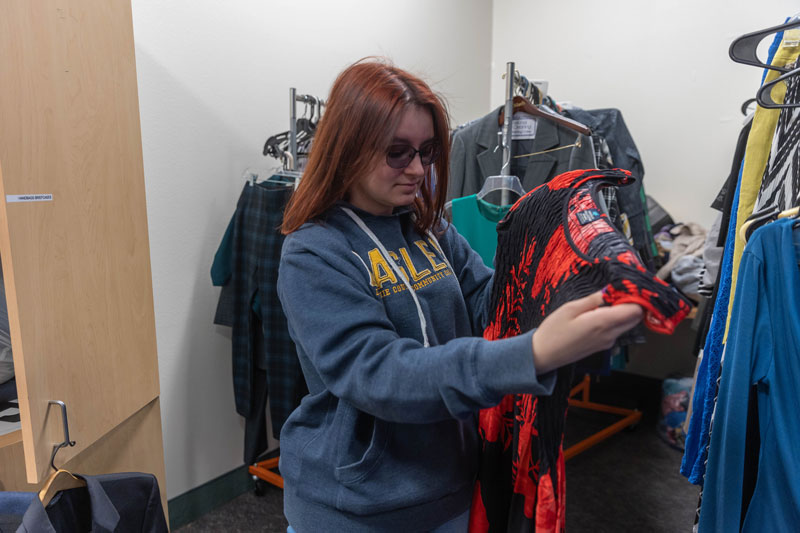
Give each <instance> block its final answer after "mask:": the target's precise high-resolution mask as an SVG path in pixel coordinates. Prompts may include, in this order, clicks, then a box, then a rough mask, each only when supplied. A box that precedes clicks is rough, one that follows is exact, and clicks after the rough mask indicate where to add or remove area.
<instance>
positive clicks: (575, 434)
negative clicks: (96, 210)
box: [176, 376, 698, 533]
mask: <svg viewBox="0 0 800 533" xmlns="http://www.w3.org/2000/svg"><path fill="white" fill-rule="evenodd" d="M659 394H660V389H659V383H658V382H657V381H655V380H652V381H649V380H645V381H642V380H630V379H628V378H625V377H624V376H623V378H622V379H609V380H606V381H605V382H602V381H601V382H599V383H595V385H594V386H593V389H592V399H593V400H594V401H601V402H602V401H606V402H608V403H615V404H616V405H622V406H626V407H637V408H639V409H640V410H642V411H643V413H644V417H643V419H642V422H640V424H639V425H638V426H637V427H636V428H634V429H632V430H631V429H628V430H624V431H622V432H621V433H618V434H617V435H614V436H613V437H611V438H610V439H608V440H606V441H604V442H602V443H600V444H599V445H597V446H595V447H593V448H591V449H589V450H587V451H585V452H584V453H582V454H580V455H578V456H576V457H574V458H572V459H571V460H570V461H568V462H567V530H568V531H569V532H570V533H583V532H592V533H605V532H615V533H616V532H621V531H622V532H626V531H637V532H638V531H646V532H648V533H662V532H663V533H676V532H681V531H685V532H689V531H691V529H692V523H693V521H694V514H695V509H696V507H697V497H698V489H697V487H695V486H693V485H691V484H689V483H688V482H687V481H686V479H685V478H684V477H683V476H681V475H680V473H679V472H678V469H679V467H680V462H681V456H682V453H681V452H680V451H679V450H676V449H673V448H671V447H669V446H668V445H667V444H666V443H665V442H664V441H663V440H662V439H661V438H660V437H659V435H658V432H657V429H656V420H657V409H658V404H659ZM615 420H616V418H615V417H614V415H606V414H603V413H597V412H591V411H584V410H578V409H571V410H570V413H569V416H568V419H567V434H566V437H565V441H566V445H567V446H568V445H570V444H571V443H574V442H576V441H578V440H580V439H582V438H584V437H585V436H587V435H589V434H591V433H592V432H594V431H597V430H599V429H601V428H602V427H604V425H608V424H609V423H611V422H613V421H615ZM286 526H287V523H286V520H285V519H284V517H283V513H282V492H281V491H280V490H279V489H277V488H274V487H268V488H267V490H266V494H265V495H264V496H262V497H257V496H255V494H253V493H252V492H249V493H246V494H242V495H241V496H239V497H238V498H236V499H234V500H232V501H230V502H228V503H227V504H225V505H223V506H221V507H219V508H217V509H214V510H213V511H211V512H209V513H207V514H206V515H204V516H202V517H201V518H200V519H198V520H196V521H195V522H192V523H190V524H187V525H186V526H184V527H182V528H180V529H178V530H176V531H179V532H181V533H189V532H206V531H209V532H210V531H214V532H217V531H225V532H250V531H263V532H275V533H283V532H285V531H286Z"/></svg>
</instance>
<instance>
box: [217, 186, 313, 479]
mask: <svg viewBox="0 0 800 533" xmlns="http://www.w3.org/2000/svg"><path fill="white" fill-rule="evenodd" d="M293 190H294V188H293V187H292V185H291V184H287V183H285V182H284V183H279V182H273V181H269V180H268V181H263V182H257V183H255V184H254V185H251V184H250V183H247V184H245V186H244V188H243V189H242V193H241V195H240V197H239V201H238V203H237V206H236V211H235V213H234V215H233V218H232V220H231V223H230V224H229V225H228V230H227V231H226V236H225V237H223V240H222V243H221V244H220V247H219V249H218V251H217V254H216V255H215V258H214V263H213V265H212V269H211V271H212V280H213V281H214V283H215V284H222V286H223V289H222V291H221V293H220V302H219V305H218V308H217V313H216V318H215V323H217V324H222V325H227V326H231V327H232V328H233V338H232V348H233V357H232V363H233V382H234V394H235V399H236V411H237V412H238V413H239V414H240V415H242V416H243V417H245V418H246V425H245V462H246V463H253V462H255V459H256V457H257V456H258V455H259V454H260V453H261V452H263V451H264V450H266V448H267V441H266V418H265V416H266V407H265V406H266V396H267V395H268V396H269V405H270V418H271V421H272V434H273V435H274V436H275V437H276V438H277V437H278V436H279V435H280V430H281V427H282V426H283V423H284V421H285V420H286V418H288V416H289V414H290V413H291V412H292V411H293V410H294V408H295V407H297V405H299V402H300V399H301V398H302V397H303V396H304V395H305V394H306V388H305V381H304V379H303V375H302V370H301V368H300V363H299V361H298V359H297V352H296V349H295V346H294V343H293V342H292V340H291V338H290V337H289V331H288V326H287V324H286V317H285V315H284V314H283V310H282V309H281V305H280V301H279V300H278V294H277V279H278V263H279V261H280V252H281V246H282V245H283V240H284V237H283V235H282V234H281V233H280V230H279V228H280V225H281V222H282V220H283V209H284V207H285V205H286V202H287V201H288V199H289V197H290V195H291V193H292V191H293Z"/></svg>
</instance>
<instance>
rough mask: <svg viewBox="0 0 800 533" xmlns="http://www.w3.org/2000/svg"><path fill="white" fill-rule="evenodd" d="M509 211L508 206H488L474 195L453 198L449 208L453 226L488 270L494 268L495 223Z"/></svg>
mask: <svg viewBox="0 0 800 533" xmlns="http://www.w3.org/2000/svg"><path fill="white" fill-rule="evenodd" d="M509 209H511V206H510V205H503V206H500V205H494V204H490V203H489V202H486V201H483V200H479V199H478V196H477V195H475V194H473V195H470V196H464V197H463V198H455V199H454V200H453V203H452V206H451V208H450V212H451V214H452V215H453V225H454V226H455V227H456V229H457V230H458V232H459V233H460V234H461V235H462V236H463V237H464V238H465V239H467V242H468V243H469V245H470V246H471V247H472V249H473V250H475V251H476V252H478V255H480V256H481V259H483V262H484V264H486V266H488V267H490V268H493V267H494V254H495V251H496V250H497V223H498V222H500V221H501V220H502V219H503V217H504V216H506V213H508V210H509Z"/></svg>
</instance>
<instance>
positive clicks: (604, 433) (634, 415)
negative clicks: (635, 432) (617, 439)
mask: <svg viewBox="0 0 800 533" xmlns="http://www.w3.org/2000/svg"><path fill="white" fill-rule="evenodd" d="M591 382H592V380H591V378H590V377H589V374H585V375H584V376H583V380H582V381H581V382H580V383H579V384H577V385H575V386H574V387H573V388H572V390H571V391H570V393H569V396H570V397H569V400H568V401H569V405H570V406H571V407H580V408H581V409H589V410H591V411H600V412H602V413H611V414H615V415H622V416H623V418H622V420H618V421H617V422H615V423H613V424H611V425H610V426H608V427H605V428H603V429H601V430H600V431H598V432H597V433H593V434H592V435H590V436H588V437H586V438H585V439H583V440H582V441H580V442H578V443H576V444H573V445H572V446H570V447H569V448H567V449H566V450H564V460H565V461H566V460H569V459H571V458H572V457H575V456H576V455H578V454H579V453H581V452H584V451H586V450H588V449H589V448H591V447H592V446H594V445H595V444H599V443H601V442H603V441H604V440H606V439H607V438H609V437H610V436H612V435H614V434H615V433H619V432H620V431H622V430H623V429H625V428H627V427H632V426H635V425H636V424H638V423H639V421H640V420H641V419H642V412H641V411H639V410H638V409H626V408H624V407H616V406H613V405H606V404H604V403H595V402H592V401H590V400H589V388H590V385H591ZM578 395H580V398H576V397H575V396H578Z"/></svg>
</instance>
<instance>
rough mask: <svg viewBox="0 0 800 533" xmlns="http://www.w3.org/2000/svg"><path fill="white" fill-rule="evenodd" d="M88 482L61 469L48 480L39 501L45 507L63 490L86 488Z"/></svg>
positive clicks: (41, 491)
mask: <svg viewBox="0 0 800 533" xmlns="http://www.w3.org/2000/svg"><path fill="white" fill-rule="evenodd" d="M85 486H86V481H84V480H83V479H81V478H78V477H75V476H73V475H72V474H71V473H69V472H68V471H66V470H64V469H61V468H59V469H58V470H56V471H55V472H53V473H52V474H50V477H48V478H47V481H46V482H45V484H44V487H43V488H42V490H40V491H39V501H41V502H42V506H43V507H47V504H49V503H50V501H51V500H52V499H53V497H55V495H56V494H58V493H59V492H61V491H62V490H69V489H77V488H80V487H85Z"/></svg>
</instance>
